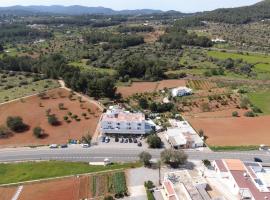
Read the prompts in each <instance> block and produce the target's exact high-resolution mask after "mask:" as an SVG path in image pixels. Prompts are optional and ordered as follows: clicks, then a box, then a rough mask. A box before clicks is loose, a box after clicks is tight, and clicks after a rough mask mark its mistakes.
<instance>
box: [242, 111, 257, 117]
mask: <svg viewBox="0 0 270 200" xmlns="http://www.w3.org/2000/svg"><path fill="white" fill-rule="evenodd" d="M244 115H245V116H246V117H255V116H256V115H255V113H254V112H252V111H247V112H246V113H245V114H244Z"/></svg>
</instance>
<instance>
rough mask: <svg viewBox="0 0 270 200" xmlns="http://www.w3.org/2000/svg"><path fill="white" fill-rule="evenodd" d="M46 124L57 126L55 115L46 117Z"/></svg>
mask: <svg viewBox="0 0 270 200" xmlns="http://www.w3.org/2000/svg"><path fill="white" fill-rule="evenodd" d="M48 122H49V124H50V125H52V126H57V125H59V121H58V119H57V117H56V116H55V115H49V116H48Z"/></svg>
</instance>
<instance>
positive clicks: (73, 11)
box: [0, 5, 163, 15]
mask: <svg viewBox="0 0 270 200" xmlns="http://www.w3.org/2000/svg"><path fill="white" fill-rule="evenodd" d="M25 12H30V14H33V13H35V14H42V13H50V14H62V15H85V14H90V15H91V14H106V15H118V14H122V15H147V14H157V13H163V11H161V10H152V9H140V10H120V11H116V10H113V9H110V8H105V7H86V6H78V5H74V6H59V5H54V6H11V7H0V14H2V13H10V14H17V15H20V14H21V13H23V14H25Z"/></svg>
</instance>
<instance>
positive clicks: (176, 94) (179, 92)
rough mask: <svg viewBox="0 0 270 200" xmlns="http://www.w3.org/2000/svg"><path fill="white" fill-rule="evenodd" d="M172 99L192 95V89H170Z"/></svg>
mask: <svg viewBox="0 0 270 200" xmlns="http://www.w3.org/2000/svg"><path fill="white" fill-rule="evenodd" d="M171 94H172V96H173V97H182V96H187V95H191V94H192V89H190V88H187V87H178V88H174V89H172V92H171Z"/></svg>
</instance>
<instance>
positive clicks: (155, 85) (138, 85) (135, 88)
mask: <svg viewBox="0 0 270 200" xmlns="http://www.w3.org/2000/svg"><path fill="white" fill-rule="evenodd" d="M179 86H186V82H185V80H163V81H158V82H134V83H132V85H131V86H120V87H118V88H117V92H119V93H121V94H122V96H123V97H124V98H127V97H130V96H132V95H134V94H136V93H146V92H155V91H158V90H163V89H164V88H174V87H179Z"/></svg>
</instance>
